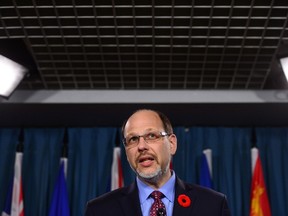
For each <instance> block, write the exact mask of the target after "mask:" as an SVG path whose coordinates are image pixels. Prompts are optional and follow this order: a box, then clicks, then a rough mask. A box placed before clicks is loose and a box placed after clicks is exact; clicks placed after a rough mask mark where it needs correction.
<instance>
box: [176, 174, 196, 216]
mask: <svg viewBox="0 0 288 216" xmlns="http://www.w3.org/2000/svg"><path fill="white" fill-rule="evenodd" d="M175 184H176V188H175V200H174V208H173V216H175V215H181V216H185V215H192V214H191V213H192V210H193V206H194V203H195V201H196V195H195V194H194V193H192V188H190V187H187V186H186V185H185V184H184V182H183V181H181V180H180V179H179V178H176V183H175ZM180 195H186V196H187V197H189V199H190V201H191V204H190V205H189V206H187V207H183V206H181V205H180V204H179V201H178V197H179V196H180Z"/></svg>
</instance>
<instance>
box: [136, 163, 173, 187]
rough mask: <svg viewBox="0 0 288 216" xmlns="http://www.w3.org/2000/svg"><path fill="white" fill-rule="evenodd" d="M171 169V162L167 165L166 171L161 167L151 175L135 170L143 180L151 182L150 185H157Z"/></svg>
mask: <svg viewBox="0 0 288 216" xmlns="http://www.w3.org/2000/svg"><path fill="white" fill-rule="evenodd" d="M169 167H170V162H169V163H168V164H167V166H166V167H165V169H164V170H161V167H159V168H158V169H157V170H156V171H155V172H154V173H151V174H145V173H142V172H138V171H137V170H134V171H135V173H136V174H137V176H138V177H139V178H140V179H141V180H143V181H146V182H150V183H157V182H158V181H159V179H160V178H161V177H162V176H163V175H164V174H166V173H167V172H168V170H169Z"/></svg>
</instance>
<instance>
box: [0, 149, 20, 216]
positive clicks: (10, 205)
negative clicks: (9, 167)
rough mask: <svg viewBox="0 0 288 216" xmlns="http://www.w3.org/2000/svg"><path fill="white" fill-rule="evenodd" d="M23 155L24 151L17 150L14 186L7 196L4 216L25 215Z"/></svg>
mask: <svg viewBox="0 0 288 216" xmlns="http://www.w3.org/2000/svg"><path fill="white" fill-rule="evenodd" d="M22 157H23V153H21V152H17V153H16V157H15V164H14V179H13V187H12V188H11V190H10V192H8V194H9V193H10V195H8V196H7V199H10V200H7V202H6V206H5V209H4V211H3V212H2V216H24V203H23V189H22V176H21V170H22Z"/></svg>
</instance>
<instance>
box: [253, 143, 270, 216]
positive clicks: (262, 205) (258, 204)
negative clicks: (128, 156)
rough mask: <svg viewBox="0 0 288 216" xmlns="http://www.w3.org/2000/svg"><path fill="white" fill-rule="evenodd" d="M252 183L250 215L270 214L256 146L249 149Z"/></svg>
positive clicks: (266, 215) (261, 215)
mask: <svg viewBox="0 0 288 216" xmlns="http://www.w3.org/2000/svg"><path fill="white" fill-rule="evenodd" d="M251 156H252V172H253V173H252V185H251V203H250V216H271V212H270V205H269V200H268V195H267V190H266V186H265V181H264V177H263V171H262V164H261V160H260V156H259V151H258V149H257V148H253V149H252V150H251Z"/></svg>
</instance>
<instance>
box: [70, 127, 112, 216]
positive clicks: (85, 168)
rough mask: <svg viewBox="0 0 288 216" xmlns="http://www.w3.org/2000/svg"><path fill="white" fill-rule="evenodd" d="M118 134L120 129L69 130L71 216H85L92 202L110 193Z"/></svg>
mask: <svg viewBox="0 0 288 216" xmlns="http://www.w3.org/2000/svg"><path fill="white" fill-rule="evenodd" d="M116 134H117V128H69V129H68V140H69V144H68V145H69V147H68V148H69V150H68V152H69V153H68V160H69V163H68V175H67V182H68V193H69V195H70V199H71V201H70V206H71V216H79V215H83V213H84V208H85V205H86V203H87V201H88V200H90V199H92V198H94V197H96V196H99V195H100V194H103V193H105V192H107V190H108V188H109V186H110V181H109V180H110V176H111V165H112V156H113V155H112V154H113V147H114V146H115V145H116ZM109 189H110V188H109Z"/></svg>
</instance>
